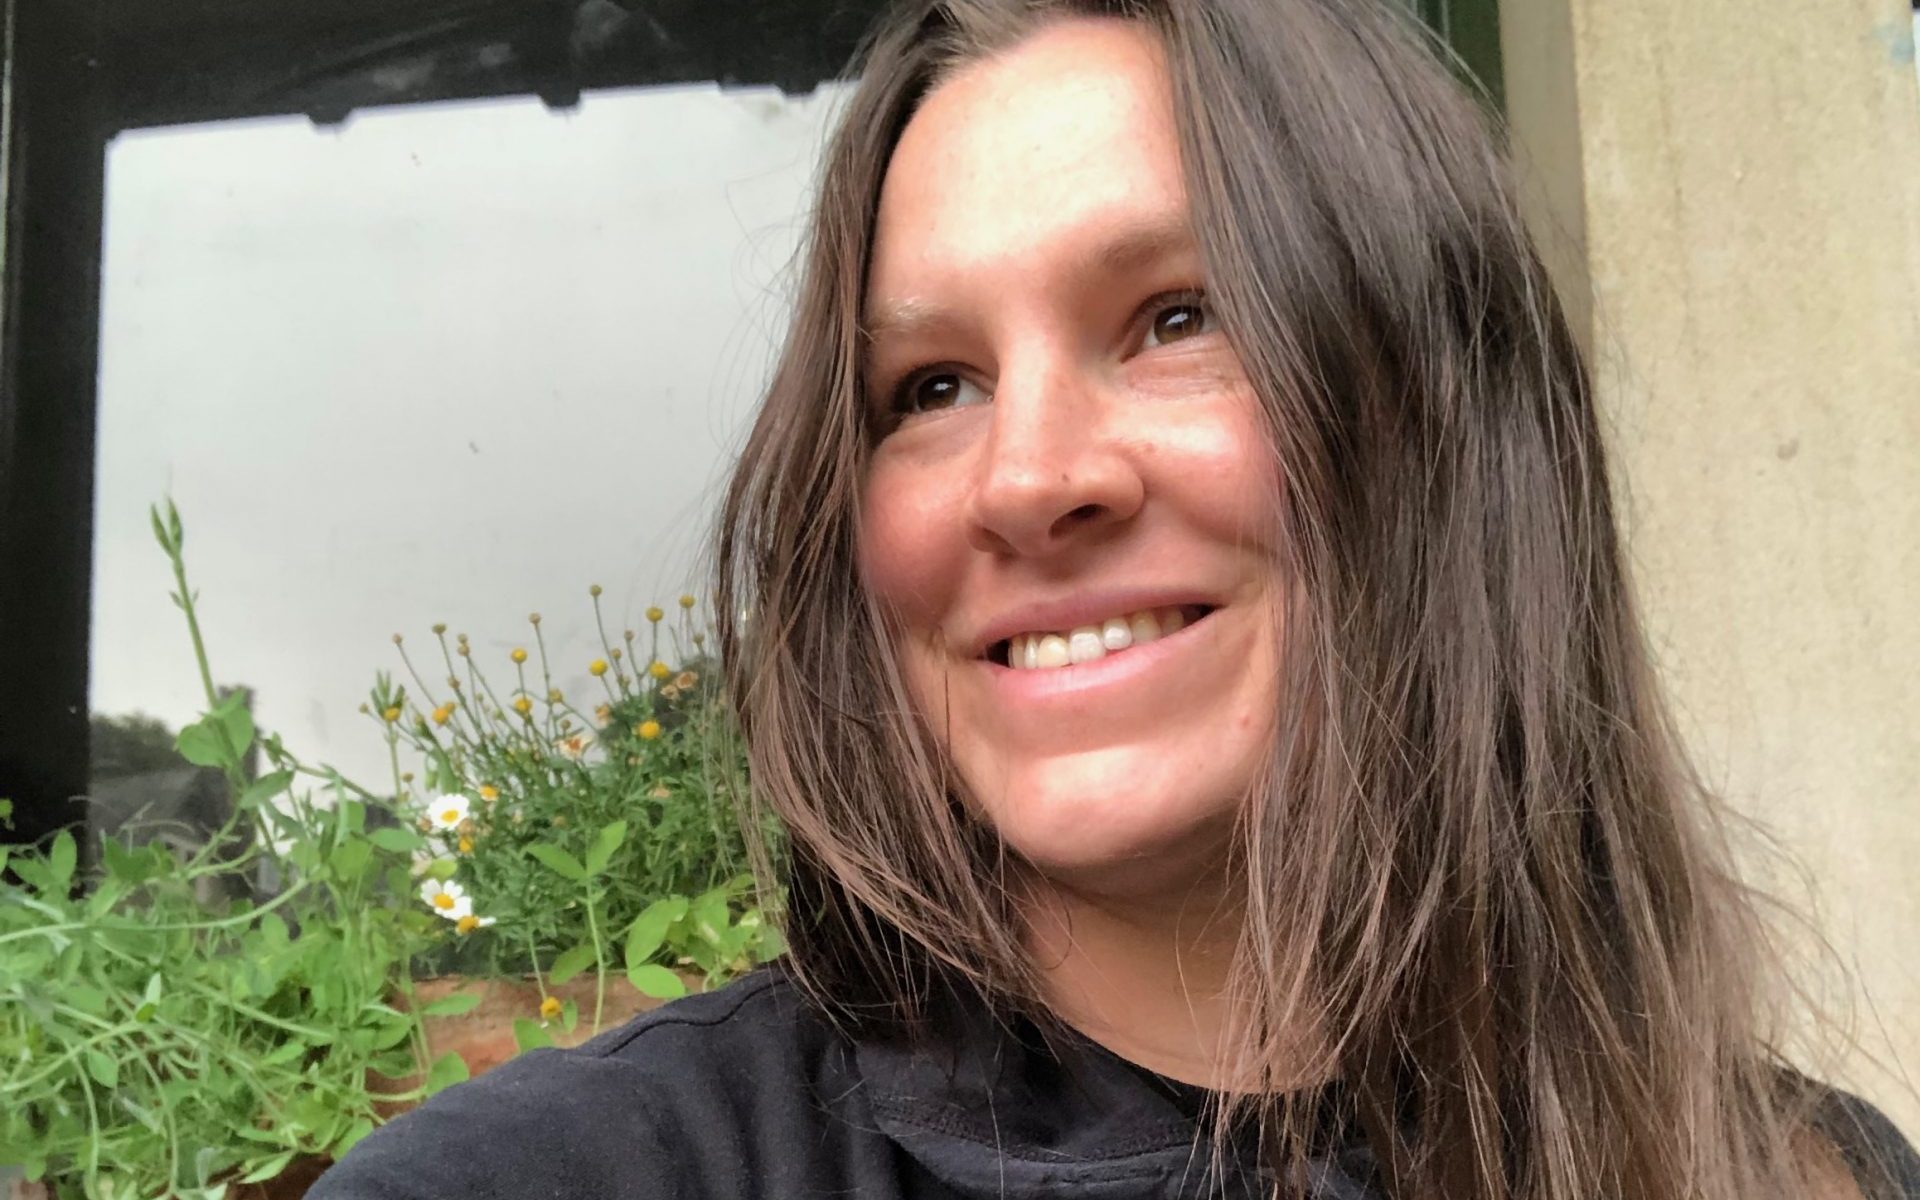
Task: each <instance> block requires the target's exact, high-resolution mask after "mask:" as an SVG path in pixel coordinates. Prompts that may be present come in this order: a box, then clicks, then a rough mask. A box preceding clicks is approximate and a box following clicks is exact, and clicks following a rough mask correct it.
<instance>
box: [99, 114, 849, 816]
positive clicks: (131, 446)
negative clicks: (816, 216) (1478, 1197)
mask: <svg viewBox="0 0 1920 1200" xmlns="http://www.w3.org/2000/svg"><path fill="white" fill-rule="evenodd" d="M841 94H842V93H841V92H840V91H839V90H838V89H836V88H823V89H821V91H819V92H816V93H815V94H814V95H813V96H810V97H806V98H801V99H797V100H787V99H785V98H783V97H781V96H780V94H779V93H778V92H776V91H772V90H757V89H756V90H750V91H731V92H727V93H722V92H720V91H719V90H718V89H717V88H716V87H714V86H712V85H705V86H697V87H682V88H665V89H644V90H638V91H629V92H618V93H601V94H591V95H589V96H587V97H586V99H585V100H584V102H583V103H582V105H581V106H580V107H579V108H578V109H577V110H574V111H573V112H570V113H554V112H550V111H548V110H547V109H545V108H543V107H542V106H541V105H540V104H539V103H538V102H537V101H534V100H525V101H511V102H487V103H479V104H459V105H435V106H431V107H424V108H411V109H397V110H387V111H383V112H374V113H369V114H361V115H356V116H355V117H354V118H353V119H352V120H351V121H350V122H349V123H348V124H347V125H346V126H345V127H344V128H341V129H337V130H318V129H315V128H314V127H313V126H311V125H310V124H308V123H307V122H306V121H305V120H304V119H297V118H296V119H274V120H264V121H250V122H236V123H230V124H224V125H218V126H198V127H185V128H181V129H170V130H155V131H146V132H140V133H134V134H123V135H121V136H120V137H119V138H118V139H117V140H116V141H115V142H114V143H113V145H112V147H111V149H110V151H109V157H108V173H107V219H106V246H105V269H104V285H103V297H102V326H101V377H100V429H99V437H100V450H99V482H98V484H97V491H96V506H95V520H96V525H97V534H96V539H95V551H94V608H93V666H92V703H93V707H94V709H95V711H99V712H109V713H123V712H128V711H133V710H141V711H145V712H148V713H152V714H154V715H157V716H160V717H162V718H165V719H166V720H168V721H169V722H170V723H174V724H176V725H177V724H178V723H181V722H183V721H185V720H189V719H191V718H192V717H193V716H194V715H195V713H196V712H197V711H198V709H199V708H200V696H199V684H198V679H197V675H196V673H195V669H194V666H193V662H192V656H191V651H190V648H189V643H188V639H187V634H186V630H185V627H184V625H183V623H182V621H181V620H180V617H179V614H178V613H177V612H176V611H175V610H174V608H173V606H172V605H171V604H169V603H168V601H167V592H168V590H169V580H168V576H167V566H166V562H165V559H164V557H163V556H162V555H161V553H160V550H159V548H158V547H157V546H155V544H154V542H153V539H152V535H151V533H150V532H149V530H148V525H147V506H148V505H149V504H150V503H152V502H154V501H157V500H160V499H161V498H162V497H164V496H166V495H168V494H171V495H172V496H173V497H174V498H175V500H176V501H177V502H178V504H179V506H180V509H181V513H182V516H183V518H184V520H185V522H186V526H187V553H188V566H189V569H190V570H191V572H192V577H193V580H194V583H195V586H196V587H197V588H198V589H199V592H200V603H201V606H202V607H201V613H202V623H203V626H204V628H205V631H206V635H207V642H208V651H209V653H210V656H211V658H212V660H213V667H214V674H215V678H216V681H217V682H221V683H246V684H250V685H252V686H253V687H254V688H255V689H256V690H257V692H258V701H257V705H256V715H257V716H258V717H259V719H260V721H261V723H262V724H263V726H265V727H267V728H270V729H274V730H278V731H280V732H281V733H282V734H284V736H285V738H286V740H287V744H288V746H289V748H291V749H294V750H295V751H296V752H297V753H299V754H301V755H302V756H303V757H306V758H309V759H312V760H326V761H332V762H334V763H336V764H337V765H339V766H341V767H342V769H344V770H345V771H346V772H347V773H348V775H349V776H351V777H354V778H357V779H360V780H362V781H365V782H367V783H368V785H369V786H371V787H374V788H376V789H377V788H379V787H380V786H381V784H382V783H383V782H384V780H385V779H386V777H387V774H388V772H387V767H386V756H385V749H384V746H383V744H382V743H381V741H380V738H379V734H378V732H377V730H375V729H374V728H373V727H372V726H371V725H369V724H368V723H367V721H366V718H364V717H361V716H359V714H358V713H357V711H356V709H357V707H358V705H359V703H360V702H361V700H362V699H364V697H365V694H366V691H367V688H368V687H369V685H370V684H371V683H372V680H373V675H374V672H375V671H376V670H379V669H382V668H391V669H395V670H396V671H397V670H398V667H399V663H398V659H397V657H396V655H395V651H394V648H393V646H392V644H391V642H390V640H389V639H390V636H391V635H392V634H393V633H394V632H396V631H397V632H402V633H404V634H406V635H407V637H408V641H409V644H410V647H411V648H413V649H415V650H419V651H424V650H425V649H426V648H427V646H428V644H429V643H430V626H431V625H432V624H433V622H435V621H446V622H447V623H448V624H449V626H450V627H451V629H453V630H460V631H465V632H467V633H469V634H470V635H471V636H472V639H473V643H474V645H475V647H476V650H477V651H478V652H480V653H482V654H484V655H486V656H487V657H486V659H485V660H484V661H485V662H486V663H487V664H488V665H489V666H490V667H493V668H494V669H495V671H496V675H495V678H496V681H498V679H499V678H500V675H501V674H503V673H504V671H503V669H504V668H505V667H506V666H507V662H506V653H507V650H508V649H509V648H510V647H512V646H514V645H518V644H522V643H525V642H526V641H527V634H528V632H529V631H528V629H527V626H526V624H525V618H526V614H527V613H528V612H529V611H538V612H540V613H541V614H542V617H543V619H544V624H543V629H544V630H545V631H546V634H547V637H548V646H549V649H550V650H553V651H555V657H556V658H557V659H558V660H559V661H560V663H561V664H562V666H561V668H559V669H557V671H556V674H557V678H556V683H557V684H558V685H559V686H560V687H562V688H563V689H565V690H567V691H569V692H571V693H577V694H585V684H586V683H587V682H588V679H587V676H586V673H585V668H586V664H587V662H588V661H589V660H590V659H591V658H593V657H594V656H595V655H596V654H597V653H598V652H597V650H596V649H595V647H596V645H597V643H596V642H595V641H594V640H593V636H592V623H591V610H590V608H589V601H588V598H587V594H586V589H587V586H588V585H589V584H590V583H599V584H602V585H603V586H604V587H605V588H606V595H605V596H604V597H603V599H602V603H603V604H605V605H606V606H607V612H608V620H609V623H610V625H611V626H612V627H613V636H614V637H616V638H617V637H618V636H619V634H618V628H619V627H620V625H621V624H623V623H624V624H626V625H632V626H635V627H638V626H639V625H640V624H641V623H642V621H643V617H642V615H641V614H642V611H643V610H644V609H645V608H646V606H647V605H648V604H650V603H656V602H658V603H661V604H664V605H667V606H668V607H669V608H671V606H672V601H673V598H674V597H676V596H677V595H679V593H680V592H681V591H683V590H685V589H686V587H687V586H688V580H689V577H690V575H691V572H692V570H693V569H694V567H695V562H696V556H697V554H698V552H699V551H700V550H701V548H702V547H703V545H704V535H705V533H706V529H707V522H708V519H709V514H710V511H711V504H712V501H713V498H714V496H715V495H716V491H717V487H718V484H719V481H720V479H721V478H722V477H723V474H724V465H725V463H726V462H727V461H728V460H729V458H730V456H731V453H732V451H733V450H734V449H735V448H736V447H737V444H738V441H739V438H740V437H741V436H742V434H743V432H744V422H745V419H746V417H747V415H748V414H749V412H750V411H751V406H752V403H753V401H754V399H755V398H756V395H757V391H758V389H759V387H760V386H761V384H762V383H763V382H764V380H765V378H766V375H767V373H768V371H769V369H770V366H771V362H772V356H773V354H774V352H775V351H776V350H777V348H778V341H779V338H780V336H781V334H782V332H783V323H784V320H785V314H786V311H787V303H788V298H789V296H790V283H791V281H790V280H789V278H788V275H787V272H788V271H789V269H790V260H791V258H792V256H793V253H794V251H795V248H796V245H797V239H798V236H799V232H800V228H801V221H802V219H803V217H804V214H805V211H806V207H807V205H808V204H809V203H810V197H809V196H808V187H809V185H810V183H811V181H812V178H813V172H814V169H815V165H816V162H817V159H818V156H819V153H820V149H821V147H822V145H823V144H824V139H825V131H826V127H827V123H828V121H829V120H830V118H831V116H832V112H833V109H834V104H835V102H836V100H837V99H838V98H839V97H840V96H841ZM416 661H418V660H416ZM429 678H430V679H431V678H432V677H431V676H430V677H429Z"/></svg>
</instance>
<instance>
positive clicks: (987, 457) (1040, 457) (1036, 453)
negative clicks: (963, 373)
mask: <svg viewBox="0 0 1920 1200" xmlns="http://www.w3.org/2000/svg"><path fill="white" fill-rule="evenodd" d="M1107 409H1108V405H1107V402H1106V401H1105V400H1104V399H1103V398H1102V397H1101V396H1099V395H1098V394H1097V393H1096V391H1095V390H1094V389H1092V388H1091V387H1089V386H1087V385H1086V383H1085V382H1084V381H1081V380H1076V379H1074V378H1072V377H1070V376H1068V375H1066V374H1064V373H1060V372H1055V373H1053V374H1050V375H1047V376H1041V377H1036V378H1033V379H1031V380H1030V381H1025V382H1023V381H1021V380H1019V379H1010V378H1008V377H1006V376H1003V377H1002V379H1001V382H1000V387H999V388H998V390H996V392H995V394H994V399H993V421H992V426H991V429H990V431H989V433H988V437H987V441H986V443H985V445H984V447H983V449H982V451H981V459H980V462H979V464H978V468H977V475H976V477H975V482H974V487H973V494H972V502H971V509H972V511H971V514H970V521H969V524H970V530H969V533H970V536H971V539H972V541H973V544H974V546H975V548H976V549H980V550H983V551H986V552H988V553H993V554H1002V555H1017V556H1023V557H1042V556H1045V555H1048V554H1054V553H1059V552H1061V551H1063V550H1065V549H1068V548H1070V547H1072V546H1074V545H1077V544H1080V543H1082V542H1084V541H1086V540H1087V539H1088V538H1090V537H1097V536H1099V535H1100V534H1101V533H1103V532H1106V531H1108V530H1110V529H1111V528H1112V527H1113V526H1115V525H1119V524H1122V523H1124V522H1126V521H1127V520H1129V519H1131V518H1132V517H1133V516H1134V514H1136V513H1137V512H1139V510H1140V505H1141V503H1142V501H1143V500H1144V499H1145V482H1144V480H1143V479H1142V478H1141V475H1140V472H1139V469H1138V467H1137V465H1136V464H1135V462H1134V461H1133V458H1132V456H1131V454H1130V453H1128V448H1127V446H1126V444H1125V443H1124V441H1123V440H1122V439H1120V438H1119V437H1117V436H1116V431H1115V430H1114V428H1113V422H1112V420H1111V419H1110V414H1109V412H1108V411H1107Z"/></svg>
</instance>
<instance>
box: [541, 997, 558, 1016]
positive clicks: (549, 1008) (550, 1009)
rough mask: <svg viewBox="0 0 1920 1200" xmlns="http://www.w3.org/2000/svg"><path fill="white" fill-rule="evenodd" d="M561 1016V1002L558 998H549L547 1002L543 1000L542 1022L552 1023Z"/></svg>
mask: <svg viewBox="0 0 1920 1200" xmlns="http://www.w3.org/2000/svg"><path fill="white" fill-rule="evenodd" d="M559 1015H560V1001H559V999H558V997H554V996H548V997H547V998H546V999H545V1000H542V1001H541V1002H540V1019H541V1020H543V1021H551V1020H553V1019H554V1018H555V1017H557V1016H559Z"/></svg>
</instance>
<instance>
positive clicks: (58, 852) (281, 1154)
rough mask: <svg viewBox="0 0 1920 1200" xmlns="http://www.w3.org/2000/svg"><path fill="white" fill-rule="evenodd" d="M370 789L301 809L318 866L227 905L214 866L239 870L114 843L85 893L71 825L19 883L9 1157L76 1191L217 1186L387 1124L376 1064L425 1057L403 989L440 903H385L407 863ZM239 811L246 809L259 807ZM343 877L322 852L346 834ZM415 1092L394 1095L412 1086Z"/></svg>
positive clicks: (7, 1086)
mask: <svg viewBox="0 0 1920 1200" xmlns="http://www.w3.org/2000/svg"><path fill="white" fill-rule="evenodd" d="M360 807H361V806H360V804H359V803H358V802H356V801H346V802H344V803H341V804H338V805H336V806H335V807H333V808H332V809H330V810H318V809H315V808H313V807H312V806H310V805H308V804H304V803H302V804H299V805H298V806H297V807H296V809H295V811H296V813H297V815H296V816H294V817H291V818H288V819H289V820H293V821H297V822H299V823H300V824H301V829H302V837H303V838H304V839H305V841H303V842H301V843H296V845H295V849H296V850H302V849H305V850H309V851H310V852H311V857H312V859H313V860H314V862H313V869H312V870H311V871H309V872H307V873H305V874H304V875H303V877H302V878H301V881H300V882H299V883H298V884H296V885H295V886H294V887H292V888H290V889H288V890H287V891H285V892H283V893H281V894H280V895H279V896H277V897H275V898H274V899H273V900H271V901H269V902H267V903H266V904H264V905H262V906H260V907H258V908H255V907H251V906H248V905H240V906H238V907H236V908H234V909H231V910H229V911H227V912H226V913H224V914H220V915H215V914H213V913H210V912H209V911H208V910H207V909H206V908H205V907H203V905H202V903H201V901H200V899H199V898H198V896H197V894H196V888H195V886H194V885H195V882H196V881H197V880H198V879H200V878H201V877H203V876H206V875H208V874H211V873H214V872H218V871H226V870H235V869H239V867H237V866H236V865H234V864H227V863H212V862H207V861H201V860H189V861H186V862H182V861H181V860H180V859H178V858H176V857H175V856H174V855H173V854H172V853H170V852H169V851H168V850H166V849H165V848H163V847H161V846H144V847H139V848H130V847H128V846H125V845H123V844H122V843H120V842H118V841H113V840H108V841H105V842H104V843H103V844H102V856H101V859H102V861H101V863H100V866H99V869H98V870H97V872H95V874H94V876H93V877H92V878H91V879H89V880H88V881H87V882H88V884H89V886H88V888H86V889H83V890H80V891H78V892H76V889H75V888H74V887H73V886H72V884H73V880H74V875H75V872H76V870H77V857H78V856H77V846H76V844H75V841H74V838H73V836H72V835H71V834H70V833H67V832H64V831H63V832H61V833H59V834H57V835H56V836H55V837H54V838H53V839H52V841H51V842H50V843H49V844H48V845H47V846H45V847H44V848H42V849H40V850H38V851H36V852H30V853H27V854H24V855H20V856H17V857H15V858H13V859H12V861H11V864H10V865H11V866H12V867H13V869H14V872H15V874H16V876H17V877H18V879H19V881H20V882H19V884H18V885H6V886H4V887H0V1061H4V1062H5V1063H7V1064H8V1066H7V1069H6V1072H5V1074H4V1077H3V1078H4V1082H3V1083H0V1093H3V1098H0V1162H4V1163H11V1164H18V1165H21V1166H24V1167H25V1168H26V1171H27V1174H28V1177H29V1178H34V1179H38V1178H41V1177H43V1176H44V1177H49V1178H50V1179H52V1181H53V1182H54V1183H55V1185H56V1188H57V1190H58V1193H59V1194H61V1195H86V1196H91V1197H121V1196H126V1197H145V1196H161V1195H172V1196H200V1197H213V1196H216V1195H219V1194H220V1192H221V1185H222V1184H223V1183H225V1182H227V1181H231V1180H234V1179H240V1178H268V1177H270V1176H272V1175H274V1174H277V1173H278V1172H279V1171H280V1170H281V1169H282V1168H284V1167H285V1166H286V1165H287V1164H288V1163H289V1162H291V1161H292V1160H293V1159H294V1158H295V1157H296V1156H301V1155H320V1154H339V1153H342V1152H344V1151H345V1149H346V1148H347V1147H348V1146H350V1145H351V1144H352V1143H353V1142H354V1141H356V1140H358V1139H359V1137H361V1136H363V1135H364V1134H365V1133H366V1132H367V1131H368V1130H370V1129H371V1128H372V1127H373V1124H374V1122H375V1121H376V1119H377V1116H376V1113H375V1111H374V1107H373V1105H374V1101H375V1099H376V1097H377V1093H376V1092H375V1090H374V1089H373V1087H372V1086H371V1084H372V1079H371V1078H370V1074H371V1073H373V1072H378V1073H380V1074H383V1075H387V1076H392V1077H396V1078H398V1077H403V1076H406V1075H408V1074H410V1073H412V1071H413V1070H414V1066H413V1064H414V1062H415V1049H416V1046H417V1044H418V1037H419V1031H418V1025H417V1020H416V1018H414V1017H412V1016H409V1015H408V1014H407V1013H406V1012H404V1011H402V1010H401V1009H399V1008H396V1007H394V1006H393V1005H392V1003H391V1001H392V999H393V997H394V993H395V984H396V980H399V979H403V978H404V966H405V962H406V959H407V957H408V955H409V954H411V953H412V952H413V951H414V950H415V949H417V948H418V947H419V946H420V945H421V944H423V941H424V938H425V936H426V934H427V932H428V930H429V927H430V925H431V923H432V918H431V917H427V916H425V915H424V914H421V913H418V912H416V911H413V910H411V909H409V908H407V907H406V906H401V905H393V904H388V903H383V902H381V901H380V891H381V889H380V886H379V884H378V882H377V875H378V870H376V869H375V868H384V867H392V868H398V869H399V870H400V871H401V872H402V873H403V874H404V871H405V860H404V859H403V858H397V857H396V856H394V855H392V854H391V853H388V852H383V851H380V850H379V849H378V848H376V847H374V846H372V845H371V843H369V842H368V841H367V840H366V838H365V837H364V836H363V835H362V834H360V833H359V832H357V830H356V826H357V824H358V820H357V818H356V816H355V813H356V810H358V809H360ZM249 819H251V816H250V814H249V813H248V811H247V810H246V809H244V808H243V809H242V810H241V812H240V813H238V814H236V820H249ZM354 846H364V847H366V849H365V851H364V854H354V853H352V852H349V853H347V854H345V855H344V856H340V857H343V858H344V859H345V860H346V861H347V862H349V863H350V864H351V863H353V862H354V861H356V860H359V859H363V860H364V862H363V865H361V866H359V867H355V868H351V869H348V870H345V871H342V870H337V869H331V868H329V867H328V866H327V865H325V863H324V862H321V861H319V860H320V850H321V848H323V847H324V848H326V853H327V856H328V857H329V858H331V857H334V856H338V855H339V852H340V851H341V850H342V849H344V848H348V847H354ZM403 1095H404V1094H397V1095H396V1096H394V1097H393V1098H401V1097H402V1096H403Z"/></svg>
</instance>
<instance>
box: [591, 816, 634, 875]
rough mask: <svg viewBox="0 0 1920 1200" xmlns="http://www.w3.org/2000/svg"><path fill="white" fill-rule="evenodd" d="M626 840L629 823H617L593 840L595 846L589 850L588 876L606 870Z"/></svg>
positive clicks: (603, 830) (609, 826) (602, 831)
mask: <svg viewBox="0 0 1920 1200" xmlns="http://www.w3.org/2000/svg"><path fill="white" fill-rule="evenodd" d="M626 840H627V823H626V822H625V821H615V822H613V823H612V824H611V825H608V826H607V827H606V828H605V829H602V830H601V831H600V834H599V836H598V837H596V838H594V839H593V845H592V846H590V847H588V848H587V874H589V875H598V874H599V873H600V872H602V871H604V870H606V869H607V863H609V862H610V861H612V859H613V855H614V852H615V851H617V850H619V849H620V844H621V843H622V842H624V841H626Z"/></svg>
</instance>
